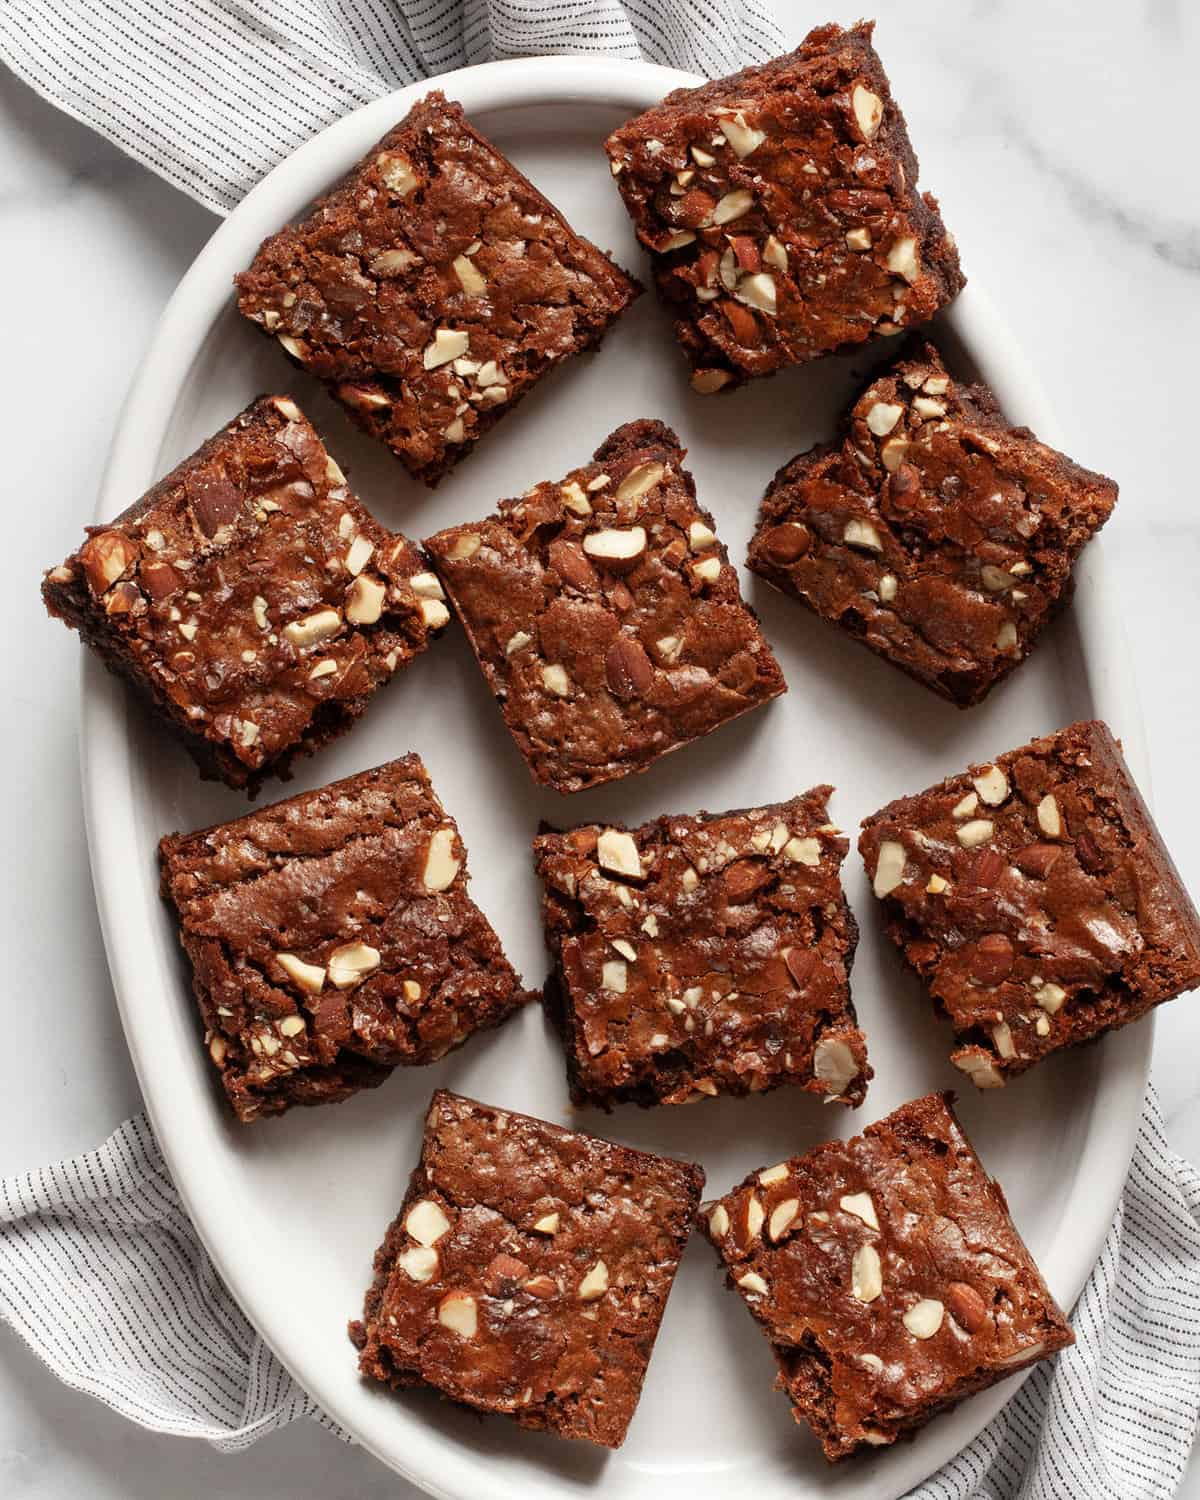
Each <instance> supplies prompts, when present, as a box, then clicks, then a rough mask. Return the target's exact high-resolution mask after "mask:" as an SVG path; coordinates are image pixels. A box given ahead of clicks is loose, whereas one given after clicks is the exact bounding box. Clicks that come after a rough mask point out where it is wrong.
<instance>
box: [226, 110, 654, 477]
mask: <svg viewBox="0 0 1200 1500" xmlns="http://www.w3.org/2000/svg"><path fill="white" fill-rule="evenodd" d="M237 287H238V306H239V308H240V309H241V311H242V312H243V313H244V314H245V315H246V317H247V318H249V319H250V320H251V321H252V322H254V323H256V324H258V326H259V327H260V328H261V329H262V330H263V331H264V332H265V333H267V334H268V335H269V336H271V337H273V338H275V339H277V340H278V341H279V343H280V345H281V346H282V348H283V349H285V350H286V351H287V353H288V354H289V355H290V356H291V357H292V358H293V359H294V360H295V361H296V362H297V363H298V364H300V365H302V366H303V367H304V368H305V369H306V370H308V371H309V372H310V373H312V374H313V375H316V376H317V377H318V378H319V379H321V380H323V381H325V382H326V383H327V385H328V386H329V388H330V390H331V391H332V393H333V395H334V396H335V397H336V398H337V400H338V401H340V402H341V403H342V405H343V406H344V407H345V408H346V409H347V411H348V412H349V413H350V415H351V416H352V417H353V418H354V420H355V421H356V422H358V424H359V425H360V426H361V427H363V428H364V429H365V430H366V431H367V432H369V433H370V434H371V436H372V437H376V438H378V439H379V440H380V441H381V442H383V443H386V444H387V445H388V447H389V448H390V449H391V450H392V452H393V453H394V454H395V455H396V457H397V458H399V459H400V460H401V461H402V462H403V463H404V464H405V465H406V466H407V467H408V468H409V469H410V470H411V472H412V473H413V474H414V475H416V477H417V478H418V479H421V480H424V481H425V483H427V484H430V485H434V484H436V483H437V482H438V480H439V479H440V478H441V477H442V475H443V474H445V473H446V471H447V470H448V469H450V468H453V466H454V465H455V464H456V463H457V462H458V460H459V459H460V458H462V457H463V455H464V454H465V453H467V452H468V451H469V450H470V449H471V448H472V447H474V445H475V443H476V441H477V440H478V439H479V438H480V437H481V436H482V435H483V433H484V432H486V431H487V429H488V428H489V427H491V426H493V425H494V424H495V423H496V422H497V421H499V419H500V418H501V417H502V416H503V415H504V413H505V412H506V411H509V410H510V409H511V408H512V407H513V406H514V405H515V404H516V403H517V402H518V401H519V400H520V399H521V397H522V396H524V395H526V394H527V392H528V391H530V390H531V389H532V388H533V386H534V385H535V384H536V383H537V382H538V381H539V380H540V379H541V377H542V376H543V375H545V374H546V373H547V372H548V371H549V370H552V369H553V368H554V367H555V366H556V365H558V364H560V363H561V362H562V361H563V360H565V359H567V358H569V357H570V356H571V355H572V354H578V353H579V352H580V351H581V350H584V349H588V348H591V347H592V346H593V345H594V344H597V343H598V342H599V341H600V339H601V338H602V337H603V335H604V333H605V331H606V329H607V328H608V327H609V325H610V324H611V323H612V322H613V320H614V319H615V318H616V317H618V316H619V314H620V313H621V312H623V311H624V309H625V308H626V307H627V306H628V305H629V303H630V302H632V300H633V299H634V297H636V296H637V295H638V293H639V291H640V287H639V286H638V284H637V282H636V281H634V280H632V279H631V278H630V277H628V276H626V275H625V273H624V272H623V271H622V270H621V269H620V268H619V267H618V266H616V265H614V264H613V262H612V261H611V260H609V258H608V257H607V256H606V255H604V254H602V253H601V252H600V251H599V250H598V249H597V248H596V246H595V245H593V244H591V243H590V242H589V241H588V240H585V239H583V238H582V236H580V235H578V234H576V233H575V231H574V230H573V229H572V228H571V226H570V225H569V224H568V223H567V221H566V220H565V219H564V218H563V216H562V215H561V214H560V213H559V212H558V210H557V209H556V208H555V207H554V206H553V204H551V203H548V202H547V201H546V199H545V198H543V197H542V195H541V193H539V192H538V190H537V189H536V188H535V187H534V186H533V184H532V183H531V182H529V181H528V180H527V179H526V178H525V177H523V176H522V175H521V173H520V172H518V171H517V169H516V167H514V166H513V164H512V163H511V162H510V161H508V160H507V159H506V158H505V157H504V156H502V155H501V154H500V152H499V151H498V150H497V149H496V148H495V146H493V145H492V144H491V142H490V141H488V140H486V139H485V138H484V137H483V136H482V135H480V134H479V132H478V131H477V130H475V129H474V128H473V127H472V125H471V124H470V123H469V122H468V120H467V118H466V116H465V115H464V114H463V111H462V106H461V105H458V104H454V103H452V102H450V101H448V100H447V99H446V98H445V96H444V95H442V94H440V93H438V92H437V91H436V90H435V91H434V92H433V93H430V94H427V95H426V96H425V98H424V99H422V100H420V102H419V103H417V104H416V105H414V107H413V108H412V110H410V111H409V113H408V115H407V116H406V117H405V119H404V120H402V121H401V122H400V124H399V125H397V126H396V127H395V129H394V130H391V131H390V132H389V133H388V134H387V135H386V136H385V137H384V138H383V140H382V141H380V142H379V144H378V145H377V146H374V147H373V148H372V149H371V150H370V151H368V152H367V154H366V156H364V157H363V159H362V160H361V161H360V162H359V163H358V164H357V166H355V167H354V168H352V169H351V171H350V172H349V173H348V174H347V175H346V176H345V177H344V178H343V179H342V181H341V182H340V183H338V185H337V186H336V187H335V188H334V189H333V190H332V191H331V192H330V193H329V194H327V196H325V197H324V198H319V199H318V200H317V202H316V203H315V204H314V206H313V208H312V211H311V212H310V213H309V214H308V216H307V217H306V218H304V219H303V220H301V222H300V223H298V224H294V225H289V226H288V227H287V228H285V229H283V230H281V231H280V233H278V234H275V235H272V236H271V238H270V239H268V240H266V241H265V242H264V243H263V244H262V246H261V247H260V248H259V251H258V254H257V255H256V256H255V258H254V263H253V264H252V265H251V267H250V269H249V270H248V271H244V272H242V274H241V275H240V276H239V277H238V278H237Z"/></svg>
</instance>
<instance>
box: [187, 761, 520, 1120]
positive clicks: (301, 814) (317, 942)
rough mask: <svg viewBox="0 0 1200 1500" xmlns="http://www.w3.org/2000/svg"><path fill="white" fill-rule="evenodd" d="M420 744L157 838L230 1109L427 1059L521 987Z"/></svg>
mask: <svg viewBox="0 0 1200 1500" xmlns="http://www.w3.org/2000/svg"><path fill="white" fill-rule="evenodd" d="M466 858H467V857H466V850H465V849H464V848H463V844H462V840H461V838H460V837H459V833H458V829H457V828H456V826H455V824H454V820H453V818H451V817H450V816H449V815H448V814H447V812H446V810H445V809H444V808H443V807H442V804H441V803H440V802H439V801H438V798H437V794H436V793H435V792H434V790H433V787H432V786H431V785H430V783H429V777H428V776H427V775H426V773H425V767H424V766H423V765H422V764H421V761H420V759H419V758H418V757H417V756H415V755H407V756H405V757H404V758H403V759H402V760H394V761H391V762H389V763H388V764H387V765H384V766H379V767H378V768H377V769H376V770H373V771H363V772H361V773H360V774H359V775H357V776H350V777H348V778H347V779H346V780H344V781H335V782H333V783H332V784H331V785H329V786H326V787H322V788H321V789H320V790H319V791H315V792H305V793H303V794H302V795H301V796H299V797H290V798H289V799H288V800H287V801H286V802H277V803H275V804H274V805H273V806H271V807H264V808H261V809H259V810H257V811H255V812H252V813H249V814H247V816H245V817H243V818H238V819H236V820H235V821H234V822H232V823H222V824H219V825H218V826H216V827H215V828H205V829H201V830H200V831H199V832H198V833H176V834H171V835H170V836H168V837H167V838H164V839H163V840H162V842H161V844H160V845H159V860H160V863H161V865H162V891H163V895H164V897H165V898H166V899H167V901H168V902H169V903H170V904H171V906H172V907H173V908H174V909H175V913H176V916H177V918H178V921H179V938H180V941H181V943H182V944H183V947H184V951H185V952H186V953H187V956H188V958H189V960H190V961H191V970H192V989H193V992H194V994H195V996H196V1002H197V1004H198V1005H199V1007H200V1013H201V1015H202V1017H203V1019H204V1025H205V1033H204V1045H205V1047H206V1048H207V1049H208V1053H209V1056H210V1057H211V1058H212V1060H213V1063H214V1064H215V1065H216V1067H217V1070H218V1072H219V1073H220V1077H221V1082H222V1084H223V1085H224V1087H225V1092H226V1093H227V1094H228V1096H229V1101H230V1103H231V1104H232V1105H233V1109H234V1112H235V1113H236V1114H237V1116H238V1118H239V1119H241V1120H244V1121H249V1120H254V1119H257V1118H258V1117H259V1116H260V1115H273V1114H280V1113H281V1112H282V1111H283V1110H285V1109H287V1108H288V1107H289V1106H290V1105H292V1104H322V1103H325V1102H327V1101H328V1100H332V1099H342V1098H345V1097H346V1096H347V1095H348V1094H351V1093H353V1092H354V1091H355V1090H356V1089H359V1088H362V1087H363V1086H364V1085H365V1084H374V1083H381V1082H382V1081H383V1079H384V1078H386V1077H387V1075H388V1073H389V1072H390V1071H391V1069H392V1068H393V1067H394V1066H396V1065H397V1064H417V1063H429V1062H434V1061H436V1059H437V1058H439V1057H442V1056H443V1055H444V1054H445V1053H447V1052H449V1051H450V1049H451V1048H452V1047H457V1046H458V1045H459V1043H461V1042H464V1041H466V1039H467V1038H468V1037H469V1036H470V1035H471V1034H472V1033H473V1032H475V1031H478V1030H480V1029H481V1028H483V1027H487V1026H495V1025H496V1024H497V1023H498V1022H500V1021H503V1020H504V1019H505V1017H506V1016H508V1015H509V1014H510V1013H511V1012H512V1011H513V1010H515V1009H516V1008H517V1007H518V1006H519V1005H522V1004H524V1002H525V1001H526V1000H528V999H529V998H530V996H529V995H528V994H527V993H526V992H525V991H524V990H523V989H522V988H521V982H520V980H519V979H518V977H517V975H516V974H515V973H514V972H513V969H512V966H511V965H510V964H509V962H508V960H507V959H506V958H505V956H504V953H503V951H502V950H501V947H500V941H499V939H498V938H497V936H496V934H495V932H493V930H492V928H491V925H490V924H489V922H488V920H487V918H486V917H485V916H484V915H483V913H482V912H481V911H480V910H479V908H478V907H477V906H476V905H475V903H474V902H473V901H472V900H471V898H470V897H469V896H468V894H467V865H466Z"/></svg>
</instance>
